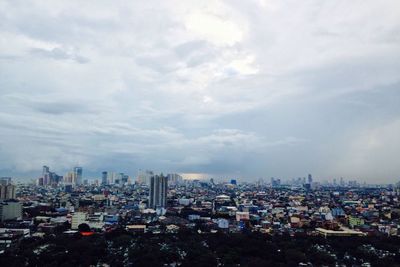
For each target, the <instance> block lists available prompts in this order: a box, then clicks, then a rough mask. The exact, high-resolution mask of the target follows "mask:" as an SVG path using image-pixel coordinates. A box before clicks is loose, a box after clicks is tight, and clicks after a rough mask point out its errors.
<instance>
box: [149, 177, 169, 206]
mask: <svg viewBox="0 0 400 267" xmlns="http://www.w3.org/2000/svg"><path fill="white" fill-rule="evenodd" d="M167 191H168V178H167V177H165V176H164V175H162V174H161V175H153V176H151V178H150V194H149V207H150V208H153V209H155V208H164V207H165V206H166V205H167Z"/></svg>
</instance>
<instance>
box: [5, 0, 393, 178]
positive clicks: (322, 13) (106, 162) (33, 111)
mask: <svg viewBox="0 0 400 267" xmlns="http://www.w3.org/2000/svg"><path fill="white" fill-rule="evenodd" d="M0 17H1V23H0V100H1V103H2V105H1V106H0V133H1V138H0V169H1V170H2V171H1V173H3V174H12V175H16V176H18V175H20V176H24V175H25V176H27V175H28V174H32V175H39V173H40V167H41V165H43V164H48V165H50V166H51V167H52V168H53V169H55V170H59V172H61V173H62V172H63V171H65V170H67V169H69V168H71V167H73V166H74V165H76V164H80V165H83V166H84V168H85V170H87V173H93V174H95V173H99V172H100V171H101V170H103V169H114V170H119V171H125V172H127V173H130V174H135V173H136V171H137V170H138V169H145V168H150V169H155V170H160V171H164V172H165V171H175V172H185V173H196V172H201V173H210V174H213V175H216V176H228V175H232V176H235V177H239V178H243V179H254V178H258V177H265V178H269V177H271V176H278V177H283V178H291V177H298V176H305V175H306V174H307V173H309V172H311V173H313V174H314V175H315V176H316V177H318V178H320V179H325V178H332V177H340V176H343V177H348V178H359V179H362V180H367V181H370V182H380V181H381V182H394V181H397V180H398V179H399V177H400V164H398V162H397V161H396V159H397V151H399V150H400V143H399V142H398V137H399V136H400V127H398V126H399V123H398V122H399V120H400V105H399V103H400V89H399V86H400V76H399V73H400V2H398V1H397V0H383V1H373V0H363V1H346V0H338V1H319V0H310V1H281V0H279V1H272V0H271V1H146V2H142V1H136V2H135V1H113V2H112V3H111V2H109V1H83V2H82V1H14V0H13V1H5V0H4V1H1V2H0Z"/></svg>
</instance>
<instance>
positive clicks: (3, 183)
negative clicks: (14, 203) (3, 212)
mask: <svg viewBox="0 0 400 267" xmlns="http://www.w3.org/2000/svg"><path fill="white" fill-rule="evenodd" d="M15 188H16V187H15V185H13V184H11V177H2V178H0V200H8V199H15Z"/></svg>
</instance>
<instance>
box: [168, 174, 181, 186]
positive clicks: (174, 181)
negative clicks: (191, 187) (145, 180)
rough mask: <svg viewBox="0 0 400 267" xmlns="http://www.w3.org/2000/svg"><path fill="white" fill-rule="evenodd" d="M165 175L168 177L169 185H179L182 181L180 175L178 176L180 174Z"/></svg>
mask: <svg viewBox="0 0 400 267" xmlns="http://www.w3.org/2000/svg"><path fill="white" fill-rule="evenodd" d="M167 177H168V183H169V184H170V185H179V184H181V183H182V181H183V178H182V176H180V175H179V174H177V173H170V174H167Z"/></svg>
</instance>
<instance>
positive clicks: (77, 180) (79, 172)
mask: <svg viewBox="0 0 400 267" xmlns="http://www.w3.org/2000/svg"><path fill="white" fill-rule="evenodd" d="M82 173H83V170H82V167H75V168H74V178H75V184H76V185H81V184H82Z"/></svg>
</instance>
